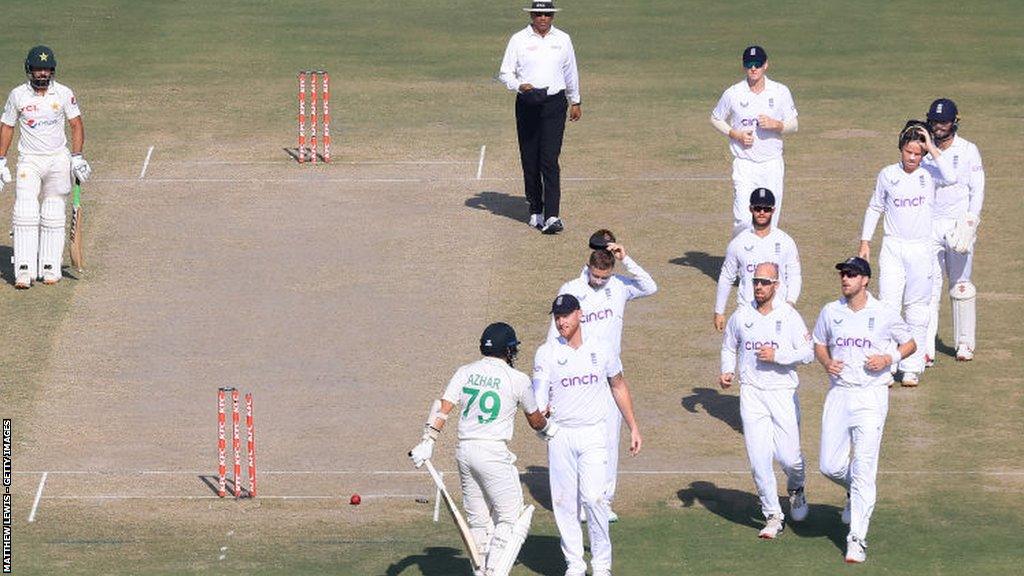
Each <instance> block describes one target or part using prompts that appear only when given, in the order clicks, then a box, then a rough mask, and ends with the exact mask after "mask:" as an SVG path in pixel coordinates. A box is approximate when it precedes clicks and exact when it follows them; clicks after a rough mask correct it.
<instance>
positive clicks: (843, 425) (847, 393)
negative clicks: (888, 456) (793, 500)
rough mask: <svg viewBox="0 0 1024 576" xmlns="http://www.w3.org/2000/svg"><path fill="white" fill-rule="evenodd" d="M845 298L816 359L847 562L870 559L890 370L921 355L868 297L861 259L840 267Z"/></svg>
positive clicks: (824, 466)
mask: <svg viewBox="0 0 1024 576" xmlns="http://www.w3.org/2000/svg"><path fill="white" fill-rule="evenodd" d="M836 269H837V270H839V282H840V290H841V292H842V297H841V298H840V299H839V300H836V301H833V302H830V303H828V304H826V305H825V307H824V308H822V309H821V314H820V315H819V316H818V321H817V323H816V324H815V325H814V356H815V358H816V359H817V360H818V362H820V363H821V365H822V366H824V368H825V371H826V372H827V373H828V379H829V389H828V394H827V395H826V397H825V406H824V409H823V413H822V417H821V455H820V457H819V459H818V462H819V466H820V468H821V473H822V474H824V475H825V476H826V477H827V478H828V479H829V480H831V481H833V482H835V483H836V484H839V485H840V486H842V487H843V488H844V489H845V490H846V494H847V497H846V508H845V509H844V510H843V517H842V520H843V523H845V524H849V525H850V532H849V534H848V535H847V537H846V561H847V562H849V563H860V562H864V561H865V560H866V559H867V535H868V524H869V523H870V521H871V512H872V511H873V510H874V508H875V499H876V478H877V476H878V457H879V451H880V450H881V447H882V431H883V429H884V428H885V418H886V415H887V414H888V412H889V386H890V385H891V384H892V374H891V372H890V370H889V367H890V365H892V364H894V363H896V362H899V361H900V359H901V358H906V357H908V356H909V355H911V354H912V353H913V352H914V350H915V349H916V348H917V345H916V344H915V343H914V338H913V336H912V334H911V330H910V327H909V326H907V324H906V323H905V322H904V321H903V319H902V318H900V315H899V313H898V312H897V311H896V310H894V309H893V308H892V307H891V306H888V305H886V304H883V303H882V302H880V301H878V300H876V299H875V298H874V297H873V296H872V295H871V293H870V292H868V283H869V282H870V281H871V266H870V265H869V264H868V262H867V260H864V259H863V258H857V257H854V258H849V259H847V260H846V261H844V262H840V263H839V264H836Z"/></svg>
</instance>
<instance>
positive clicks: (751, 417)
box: [718, 262, 814, 540]
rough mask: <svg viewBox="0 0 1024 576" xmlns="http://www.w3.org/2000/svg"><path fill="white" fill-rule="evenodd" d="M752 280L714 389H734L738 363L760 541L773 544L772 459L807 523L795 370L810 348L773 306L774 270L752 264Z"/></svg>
mask: <svg viewBox="0 0 1024 576" xmlns="http://www.w3.org/2000/svg"><path fill="white" fill-rule="evenodd" d="M753 282H754V298H753V301H752V302H751V304H752V306H740V307H739V308H737V309H736V312H734V313H733V315H732V316H731V317H730V318H729V323H728V325H727V327H726V330H725V337H724V338H723V339H722V355H721V358H722V372H721V374H720V375H719V377H718V384H719V385H720V386H721V387H722V388H729V387H730V386H732V383H733V382H735V381H736V380H737V378H736V372H737V360H738V361H739V382H740V418H741V419H742V420H743V439H744V441H745V442H746V445H747V458H749V460H750V469H751V472H752V473H753V476H754V484H756V485H757V493H758V496H759V497H760V499H761V512H762V513H763V514H764V517H765V520H766V523H765V527H764V528H763V529H761V532H760V533H759V534H758V537H760V538H765V539H768V540H771V539H774V538H775V537H776V536H778V535H779V533H780V532H782V528H783V520H784V515H783V513H782V507H781V506H780V505H779V496H778V492H777V486H776V483H775V471H774V470H773V469H772V456H773V455H774V457H775V459H776V460H778V461H779V464H780V465H781V466H782V471H783V472H785V473H786V479H787V480H786V489H787V492H788V493H789V505H790V514H791V515H792V518H793V520H795V521H797V522H800V521H802V520H804V519H805V518H807V512H808V506H807V499H806V496H805V494H804V456H803V453H802V452H801V451H800V397H799V396H798V395H797V391H796V390H797V386H799V385H800V380H799V378H798V377H797V373H796V367H797V365H798V364H808V363H810V362H811V360H813V359H814V349H813V347H812V346H811V335H810V334H809V333H808V332H807V326H806V325H805V324H804V320H803V318H801V317H800V314H799V313H798V312H797V311H796V309H794V308H793V307H792V306H790V305H789V304H787V303H785V302H780V303H778V304H775V303H774V302H773V301H774V299H775V289H776V286H778V283H779V266H778V265H777V264H775V263H774V262H762V263H761V264H758V265H757V266H756V267H755V271H754V279H753Z"/></svg>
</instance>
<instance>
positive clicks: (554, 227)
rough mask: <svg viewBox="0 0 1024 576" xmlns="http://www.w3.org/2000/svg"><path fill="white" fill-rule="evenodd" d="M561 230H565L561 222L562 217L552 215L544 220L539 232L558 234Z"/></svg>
mask: <svg viewBox="0 0 1024 576" xmlns="http://www.w3.org/2000/svg"><path fill="white" fill-rule="evenodd" d="M562 230H565V225H564V224H562V219H561V218H559V217H558V216H552V217H550V218H548V219H547V221H546V222H544V227H543V228H541V229H540V231H541V234H558V233H559V232H561V231H562Z"/></svg>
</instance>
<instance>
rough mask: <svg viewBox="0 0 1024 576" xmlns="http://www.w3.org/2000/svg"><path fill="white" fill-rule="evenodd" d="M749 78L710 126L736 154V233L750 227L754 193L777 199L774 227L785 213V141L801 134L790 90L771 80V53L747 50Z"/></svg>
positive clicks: (727, 97)
mask: <svg viewBox="0 0 1024 576" xmlns="http://www.w3.org/2000/svg"><path fill="white" fill-rule="evenodd" d="M743 68H744V70H746V78H745V79H743V80H740V81H739V82H737V83H736V84H733V85H732V86H730V87H729V88H728V89H727V90H726V91H725V92H724V93H723V94H722V97H721V98H720V99H719V100H718V104H717V105H716V106H715V109H714V110H713V111H712V112H711V125H712V126H714V127H715V129H717V130H718V131H719V132H721V133H722V134H723V135H724V136H725V137H727V138H728V139H729V150H730V151H731V152H732V155H733V161H732V187H733V206H732V212H733V231H732V235H733V236H736V235H737V234H739V233H740V232H742V231H743V229H744V228H746V227H747V223H748V216H747V203H746V199H747V195H748V194H750V191H751V190H753V189H755V188H767V189H769V190H771V191H772V192H774V193H775V197H776V198H777V200H778V205H777V206H776V207H775V212H774V214H773V215H772V224H773V225H774V226H778V225H779V214H780V213H781V212H782V192H783V179H784V176H785V173H786V165H785V163H784V162H783V160H782V135H783V134H790V133H793V132H796V131H797V128H798V124H797V112H796V104H794V103H793V95H792V94H790V92H789V88H787V87H786V86H785V85H784V84H780V83H779V82H776V81H774V80H771V79H769V78H768V76H767V73H768V53H767V52H765V50H764V48H762V47H760V46H748V47H747V48H745V49H744V50H743Z"/></svg>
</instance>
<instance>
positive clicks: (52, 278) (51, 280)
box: [43, 272, 60, 286]
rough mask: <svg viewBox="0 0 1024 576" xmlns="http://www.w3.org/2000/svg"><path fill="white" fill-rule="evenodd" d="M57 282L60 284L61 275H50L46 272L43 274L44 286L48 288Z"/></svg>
mask: <svg viewBox="0 0 1024 576" xmlns="http://www.w3.org/2000/svg"><path fill="white" fill-rule="evenodd" d="M57 282H60V276H59V275H57V274H53V273H50V272H46V273H44V274H43V284H45V285H47V286H53V285H54V284H56V283H57Z"/></svg>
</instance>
